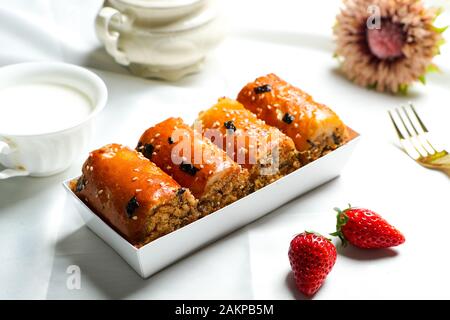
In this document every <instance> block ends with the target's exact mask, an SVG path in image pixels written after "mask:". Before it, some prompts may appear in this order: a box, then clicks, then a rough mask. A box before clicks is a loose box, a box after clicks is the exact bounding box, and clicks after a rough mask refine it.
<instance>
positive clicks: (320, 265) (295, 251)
mask: <svg viewBox="0 0 450 320" xmlns="http://www.w3.org/2000/svg"><path fill="white" fill-rule="evenodd" d="M289 261H290V263H291V268H292V271H293V272H294V278H295V283H296V285H297V288H298V290H300V291H301V292H302V293H304V294H305V295H307V296H312V295H313V294H314V293H316V292H317V290H319V288H320V287H321V286H322V283H323V282H324V281H325V278H326V277H327V275H328V273H330V271H331V268H333V266H334V263H335V262H336V248H335V246H334V245H333V243H332V242H331V241H330V239H327V238H325V237H324V236H322V235H320V234H316V233H312V232H307V231H305V232H303V233H301V234H299V235H297V236H296V237H295V238H294V239H292V241H291V245H290V247H289Z"/></svg>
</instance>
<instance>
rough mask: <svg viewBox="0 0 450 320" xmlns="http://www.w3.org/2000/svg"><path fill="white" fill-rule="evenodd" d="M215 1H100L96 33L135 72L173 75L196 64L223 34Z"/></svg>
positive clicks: (176, 76)
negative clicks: (101, 2) (101, 5)
mask: <svg viewBox="0 0 450 320" xmlns="http://www.w3.org/2000/svg"><path fill="white" fill-rule="evenodd" d="M224 29H225V24H224V21H223V18H222V16H221V15H220V14H219V9H218V6H217V3H216V1H215V0H105V2H104V4H103V7H102V8H101V9H100V12H99V13H98V15H97V19H96V31H97V36H98V37H99V39H100V40H101V41H102V42H103V44H104V45H105V48H106V51H107V52H108V53H109V54H110V55H111V56H113V57H114V59H115V60H116V62H117V63H119V64H121V65H124V66H128V67H129V69H130V70H131V72H132V73H134V74H136V75H138V76H141V77H152V78H161V79H165V80H177V79H180V78H182V77H183V76H185V75H187V74H190V73H194V72H197V71H199V70H200V68H201V67H202V64H203V61H204V58H205V56H206V54H207V52H208V51H210V50H211V49H213V48H214V47H215V46H217V45H218V44H219V43H220V41H221V40H222V39H223V37H224V34H225V32H224V31H225V30H224Z"/></svg>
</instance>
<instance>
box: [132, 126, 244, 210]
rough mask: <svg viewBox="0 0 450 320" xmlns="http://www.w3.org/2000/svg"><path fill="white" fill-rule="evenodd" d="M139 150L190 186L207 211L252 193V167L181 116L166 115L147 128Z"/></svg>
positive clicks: (199, 203)
mask: <svg viewBox="0 0 450 320" xmlns="http://www.w3.org/2000/svg"><path fill="white" fill-rule="evenodd" d="M137 150H138V151H140V152H142V153H143V155H144V156H145V157H147V158H148V159H151V161H153V162H154V163H155V164H156V165H157V166H159V167H160V168H161V169H162V170H163V171H165V172H166V173H167V174H169V175H170V176H171V177H173V178H174V179H175V180H176V181H177V182H178V183H179V184H180V185H181V186H183V187H186V188H189V190H190V191H191V192H192V194H193V195H194V196H195V197H196V198H197V199H198V200H199V202H198V210H199V211H200V212H201V213H202V214H203V215H206V214H209V213H211V212H214V211H216V210H218V209H220V208H223V207H224V206H226V205H228V204H230V203H232V202H234V201H236V200H238V199H240V198H242V197H243V196H245V195H246V194H248V191H249V183H248V171H247V170H245V169H242V168H241V167H240V166H239V165H238V164H237V163H235V162H234V161H233V160H232V159H230V158H229V157H228V156H227V154H226V153H225V152H224V151H223V150H222V149H219V148H218V147H217V146H216V145H214V144H213V143H212V142H211V141H210V140H209V139H206V138H203V137H202V134H201V132H195V131H194V130H193V129H192V128H191V127H190V126H188V125H187V124H185V123H184V122H183V120H182V119H181V118H169V119H166V120H165V121H163V122H160V123H158V124H156V125H155V126H153V127H151V128H149V129H148V130H146V131H145V132H144V134H143V135H142V136H141V138H140V139H139V143H138V146H137Z"/></svg>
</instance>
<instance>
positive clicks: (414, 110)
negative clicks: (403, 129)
mask: <svg viewBox="0 0 450 320" xmlns="http://www.w3.org/2000/svg"><path fill="white" fill-rule="evenodd" d="M409 107H410V109H411V110H412V112H413V113H414V116H415V117H416V120H417V122H419V124H420V127H421V128H422V130H423V132H424V133H429V132H428V130H427V127H425V124H424V123H423V122H422V120H421V119H420V117H419V115H418V114H417V112H416V108H414V105H413V104H412V103H409ZM403 108H404V107H403ZM403 111H404V112H405V113H406V116H407V117H408V120H409V122H410V123H411V125H412V127H413V128H414V130H415V131H416V133H417V135H419V133H418V132H417V130H416V128H415V127H414V125H413V124H412V121H411V119H410V118H409V115H408V113H407V112H406V109H403ZM424 140H425V141H426V143H427V144H428V145H429V146H430V148H431V149H433V151H434V152H435V153H436V152H438V151H437V150H436V149H435V148H434V147H433V145H432V144H431V142H430V141H429V140H428V139H427V138H426V137H424Z"/></svg>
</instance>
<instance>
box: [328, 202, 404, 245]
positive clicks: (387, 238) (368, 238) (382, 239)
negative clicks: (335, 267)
mask: <svg viewBox="0 0 450 320" xmlns="http://www.w3.org/2000/svg"><path fill="white" fill-rule="evenodd" d="M334 210H336V211H337V212H338V214H337V224H336V232H335V233H332V234H331V235H333V236H338V237H339V238H340V239H341V240H342V244H343V245H344V246H345V245H347V242H350V243H351V244H352V245H354V246H356V247H360V248H365V249H374V248H389V247H395V246H398V245H400V244H402V243H403V242H405V237H404V236H403V234H402V233H401V232H400V231H398V230H397V229H395V228H394V227H393V226H391V225H390V224H389V223H388V222H387V221H386V220H384V219H383V218H382V217H381V216H380V215H379V214H377V213H375V212H373V211H371V210H368V209H363V208H352V207H351V206H350V205H349V207H348V208H347V209H345V210H344V211H341V210H340V209H338V208H335V209H334Z"/></svg>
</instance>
